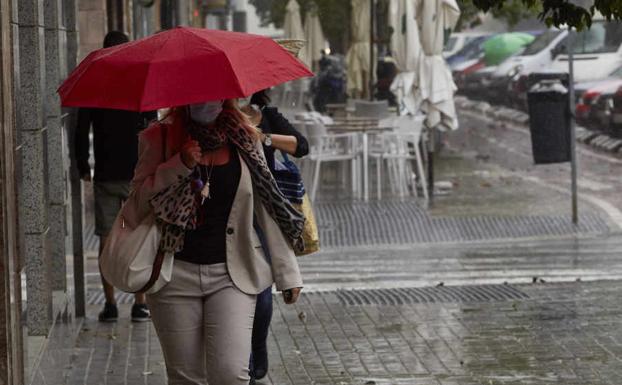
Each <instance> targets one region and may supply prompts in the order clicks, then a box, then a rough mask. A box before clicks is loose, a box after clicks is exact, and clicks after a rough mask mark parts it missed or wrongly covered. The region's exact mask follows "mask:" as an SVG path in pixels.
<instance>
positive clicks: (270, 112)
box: [249, 90, 309, 380]
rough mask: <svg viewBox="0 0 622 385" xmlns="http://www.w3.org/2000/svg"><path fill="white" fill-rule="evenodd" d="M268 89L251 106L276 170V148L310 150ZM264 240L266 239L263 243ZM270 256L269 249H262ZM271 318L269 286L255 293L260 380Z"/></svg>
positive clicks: (255, 363) (255, 360) (255, 373)
mask: <svg viewBox="0 0 622 385" xmlns="http://www.w3.org/2000/svg"><path fill="white" fill-rule="evenodd" d="M270 102H271V100H270V97H269V95H268V90H262V91H259V92H256V93H255V94H253V96H252V97H251V99H250V103H249V104H250V105H251V106H252V107H254V108H256V109H257V110H259V111H261V122H260V123H259V126H258V127H259V128H260V130H261V141H262V143H263V150H264V154H265V156H266V160H267V162H268V167H269V168H270V171H271V172H274V169H275V157H274V153H275V151H276V150H280V151H284V152H286V153H288V154H289V155H293V156H295V157H297V158H301V157H303V156H305V155H307V154H308V153H309V143H308V141H307V139H306V138H305V137H304V136H303V135H302V134H301V133H300V132H299V131H298V130H296V128H295V127H294V126H292V125H291V123H290V122H289V121H288V120H287V119H286V118H285V117H284V116H283V115H282V114H281V113H279V110H278V109H277V108H276V107H270ZM264 243H265V242H264ZM265 251H266V252H267V253H268V255H270V254H269V253H270V250H269V248H267V250H265ZM271 320H272V288H271V287H269V288H267V289H266V290H264V291H263V292H261V293H260V294H259V295H258V296H257V306H256V308H255V320H254V323H253V338H252V351H253V354H252V357H251V365H250V369H251V371H250V373H251V378H253V380H255V379H258V380H259V379H262V378H264V377H265V376H266V374H267V373H268V349H267V346H266V342H267V339H268V332H269V329H270V322H271Z"/></svg>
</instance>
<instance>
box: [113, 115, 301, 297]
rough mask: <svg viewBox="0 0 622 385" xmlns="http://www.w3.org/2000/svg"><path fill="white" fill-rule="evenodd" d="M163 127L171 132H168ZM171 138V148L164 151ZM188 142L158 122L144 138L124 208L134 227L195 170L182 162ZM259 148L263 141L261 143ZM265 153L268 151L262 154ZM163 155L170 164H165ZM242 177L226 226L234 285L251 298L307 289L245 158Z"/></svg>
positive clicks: (178, 131) (183, 135) (179, 131)
mask: <svg viewBox="0 0 622 385" xmlns="http://www.w3.org/2000/svg"><path fill="white" fill-rule="evenodd" d="M163 127H165V129H166V131H165V132H163V131H162V130H163ZM164 135H166V149H165V150H164V149H163V143H162V141H163V140H164ZM187 138H188V135H187V133H186V132H185V130H184V129H183V128H176V127H174V126H172V125H168V124H160V123H154V124H152V125H151V126H150V127H149V128H147V129H146V130H144V131H143V132H142V133H141V134H140V136H139V144H138V158H139V159H138V164H137V165H136V169H135V171H134V179H133V180H132V183H131V193H130V197H129V200H130V202H128V203H129V204H126V205H125V206H124V208H123V210H124V211H123V216H124V218H125V220H126V221H127V222H129V224H130V226H134V225H136V224H137V223H138V222H140V220H141V219H142V218H144V217H145V215H146V214H147V213H148V212H149V210H151V206H150V204H149V200H150V199H151V198H152V197H153V196H154V195H155V194H157V193H158V192H159V191H161V190H163V189H164V188H166V187H168V186H170V185H171V184H173V183H175V182H177V181H178V179H179V178H180V177H186V176H188V175H190V173H191V172H192V171H191V170H190V169H188V168H187V167H186V166H185V165H184V163H183V162H182V161H181V157H180V155H179V149H180V148H181V145H182V144H183V143H184V142H185V141H186V139H187ZM258 148H261V143H259V142H258ZM260 152H261V153H262V154H263V150H262V151H260ZM163 157H164V159H166V161H164V162H163ZM240 164H241V174H240V183H239V186H238V190H237V193H236V195H235V199H234V201H233V206H232V208H231V213H230V214H229V222H228V225H227V235H226V237H227V238H226V242H227V244H226V249H227V268H228V271H229V275H230V276H231V280H232V281H233V283H234V284H235V285H236V286H237V287H238V289H240V290H241V291H243V292H244V293H247V294H258V293H260V292H261V291H263V290H265V289H266V288H268V287H270V285H272V283H273V282H275V283H276V288H277V290H287V289H292V288H295V287H302V277H301V275H300V270H299V268H298V263H297V261H296V256H295V255H294V251H293V250H292V247H291V246H290V244H289V242H288V241H287V240H286V238H285V237H284V235H283V233H282V232H281V230H280V228H279V227H278V225H277V223H276V222H275V221H274V219H272V217H271V216H270V214H268V212H267V210H266V209H265V207H264V205H263V204H262V203H261V202H260V200H259V197H258V196H257V194H254V193H253V185H252V183H251V176H250V171H249V170H248V167H247V166H246V163H245V162H244V161H243V160H242V159H240ZM253 215H255V217H256V218H257V223H258V225H259V226H260V227H261V229H262V230H263V233H264V234H265V238H266V243H267V247H268V248H269V250H270V255H271V257H272V263H268V262H267V260H266V258H265V255H264V252H263V248H262V245H261V243H260V241H259V237H258V236H257V234H256V232H255V229H254V228H253Z"/></svg>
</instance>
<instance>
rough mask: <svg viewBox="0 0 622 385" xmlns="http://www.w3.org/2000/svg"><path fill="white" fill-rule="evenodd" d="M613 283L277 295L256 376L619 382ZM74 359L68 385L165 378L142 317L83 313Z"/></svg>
mask: <svg viewBox="0 0 622 385" xmlns="http://www.w3.org/2000/svg"><path fill="white" fill-rule="evenodd" d="M621 290H622V283H620V282H613V281H607V282H598V283H566V284H533V285H517V286H507V285H500V286H479V287H471V288H469V287H453V288H448V287H439V288H429V289H427V290H425V291H423V290H422V291H420V293H425V296H417V295H415V294H413V293H414V292H412V291H408V290H402V291H395V290H393V291H389V290H384V291H382V290H377V291H367V292H365V295H364V296H360V298H368V300H367V301H358V302H360V303H356V302H357V300H356V296H355V295H352V294H354V293H356V292H350V291H328V292H322V293H313V294H306V295H304V296H302V298H301V300H300V302H299V304H297V305H296V306H293V307H289V306H285V305H284V304H283V302H282V300H281V299H280V298H278V299H277V301H275V304H276V306H275V313H274V318H273V323H272V333H271V337H270V341H269V344H270V346H269V351H270V362H271V369H270V374H269V378H268V379H266V380H264V381H261V382H260V383H261V384H266V385H267V384H278V385H303V384H309V385H310V384H315V385H320V384H322V385H324V384H326V385H328V384H331V385H333V384H334V385H346V384H347V385H350V384H352V385H354V384H367V385H371V384H376V385H381V384H382V385H389V384H391V385H395V384H405V385H406V384H408V385H416V384H435V385H454V384H456V385H457V384H464V385H466V384H469V385H471V384H481V385H484V384H485V385H489V384H522V385H524V384H549V383H562V384H565V385H572V384H577V385H579V384H580V385H588V384H611V385H619V384H620V383H622V382H621V381H622V328H621V327H620V326H621V322H622V321H621V318H620V314H621V313H622V306H621V305H620V301H619V300H618V297H619V296H618V294H619V293H620V291H621ZM360 293H361V292H358V294H360ZM448 293H457V294H456V295H451V294H448ZM460 293H462V294H460ZM486 293H488V294H486ZM397 298H401V300H402V301H403V304H397V302H396V299H397ZM423 298H425V301H429V303H417V302H420V301H422V300H423ZM349 301H353V302H349ZM407 301H411V302H413V303H407ZM95 310H96V309H95V308H91V311H92V312H91V314H94V311H95ZM121 313H122V315H123V316H127V315H128V313H129V305H124V306H123V307H122V308H121ZM73 358H74V361H73V364H72V367H71V369H70V371H69V372H68V379H67V384H68V385H78V384H80V385H82V384H89V385H90V384H109V385H117V384H139V383H140V384H165V380H164V365H163V358H162V355H161V351H160V349H159V345H158V343H157V339H156V337H155V333H154V330H153V327H152V325H151V324H131V323H130V322H129V321H128V320H127V318H124V319H123V320H122V321H120V322H119V323H118V324H116V325H114V324H113V325H110V324H100V323H98V322H96V321H95V320H94V318H89V319H87V320H86V321H85V324H84V326H83V329H82V333H81V336H80V338H79V342H78V346H77V347H76V349H75V350H74V352H73Z"/></svg>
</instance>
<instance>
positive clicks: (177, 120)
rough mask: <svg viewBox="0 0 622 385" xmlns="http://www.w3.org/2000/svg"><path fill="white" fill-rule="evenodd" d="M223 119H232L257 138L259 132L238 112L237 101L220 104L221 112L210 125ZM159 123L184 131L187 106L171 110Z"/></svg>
mask: <svg viewBox="0 0 622 385" xmlns="http://www.w3.org/2000/svg"><path fill="white" fill-rule="evenodd" d="M225 118H230V119H233V120H234V121H235V122H236V123H237V124H239V125H240V126H241V127H242V128H244V130H245V131H246V132H248V134H249V135H250V136H251V137H252V138H254V139H258V138H259V130H258V129H257V127H256V126H255V125H253V124H252V123H251V120H250V117H249V116H248V115H247V114H245V113H244V112H243V111H242V110H240V106H239V105H238V100H237V99H226V100H225V101H224V102H223V104H222V112H221V113H220V115H218V117H217V118H216V120H215V121H214V123H212V124H219V120H221V119H225ZM160 121H161V122H166V123H168V124H170V125H171V126H174V127H176V128H180V129H185V127H186V125H187V124H188V123H190V111H189V109H188V106H179V107H173V108H171V109H170V110H169V111H168V112H167V113H166V115H164V117H163V118H162V119H161V120H160Z"/></svg>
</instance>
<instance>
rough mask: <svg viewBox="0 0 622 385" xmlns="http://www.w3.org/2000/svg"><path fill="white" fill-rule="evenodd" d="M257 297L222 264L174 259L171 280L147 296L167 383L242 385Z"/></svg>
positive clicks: (245, 372) (246, 376) (247, 379)
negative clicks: (241, 287) (239, 284)
mask: <svg viewBox="0 0 622 385" xmlns="http://www.w3.org/2000/svg"><path fill="white" fill-rule="evenodd" d="M255 299H256V296H254V295H248V294H244V293H242V292H241V291H240V290H239V289H238V288H237V287H235V285H234V284H233V282H232V281H231V278H230V277H229V273H228V272H227V267H226V265H225V264H224V263H220V264H215V265H196V264H193V263H188V262H183V261H175V264H174V266H173V276H172V278H171V282H170V283H169V284H168V285H166V286H165V287H164V288H162V289H161V290H160V291H158V292H157V293H155V294H152V295H148V296H147V303H148V305H149V310H150V311H151V316H152V319H153V324H154V326H155V329H156V332H157V334H158V337H159V339H160V344H161V345H162V350H163V352H164V360H165V361H166V372H167V374H168V383H169V385H205V384H209V385H242V384H244V385H246V384H248V381H249V380H250V378H249V375H248V360H249V357H250V353H251V334H252V329H253V317H254V315H255Z"/></svg>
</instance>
